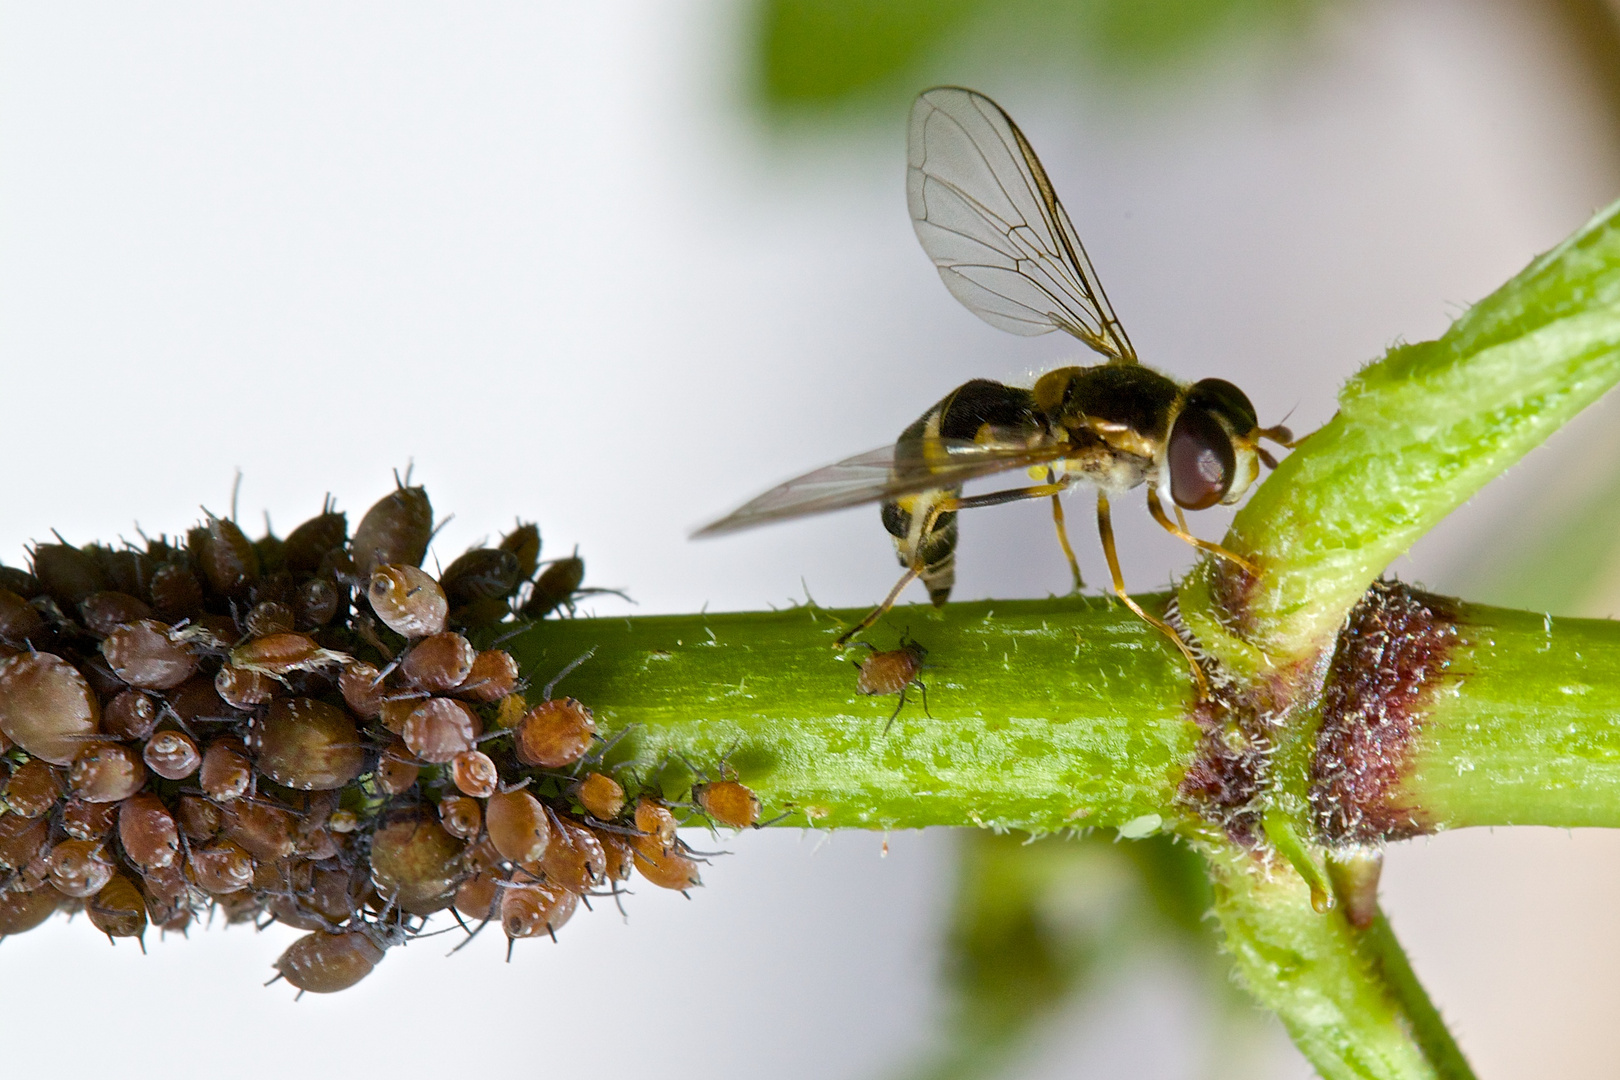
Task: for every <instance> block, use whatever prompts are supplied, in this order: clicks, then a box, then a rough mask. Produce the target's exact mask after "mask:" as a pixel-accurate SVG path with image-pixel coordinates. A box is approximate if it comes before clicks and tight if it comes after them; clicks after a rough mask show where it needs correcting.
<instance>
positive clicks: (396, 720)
mask: <svg viewBox="0 0 1620 1080" xmlns="http://www.w3.org/2000/svg"><path fill="white" fill-rule="evenodd" d="M422 700H423V698H422V695H421V694H420V693H410V694H400V695H398V696H394V697H389V698H385V699H384V700H383V703H382V705H381V706H380V707H379V708H378V709H377V719H378V720H380V721H382V726H383V727H385V728H387V729H388V730H389V731H392V732H393V733H394V734H395V735H398V734H400V733H401V732H403V731H404V730H405V721H407V720H409V719H410V718H411V713H413V712H415V711H416V707H417V706H418V705H420V704H422Z"/></svg>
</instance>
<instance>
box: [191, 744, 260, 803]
mask: <svg viewBox="0 0 1620 1080" xmlns="http://www.w3.org/2000/svg"><path fill="white" fill-rule="evenodd" d="M197 782H198V783H199V784H201V785H202V789H203V793H204V794H205V795H207V796H208V797H209V798H210V799H213V800H214V801H215V802H229V801H230V800H232V799H239V798H241V797H242V796H243V795H246V794H247V792H248V788H249V787H251V786H252V784H253V762H252V761H251V760H250V759H249V758H248V755H247V747H245V746H244V745H242V740H241V739H237V738H232V737H226V738H220V739H215V740H214V741H213V742H211V743H209V744H208V749H207V750H205V751H203V760H202V769H201V771H200V775H199V776H198V777H197Z"/></svg>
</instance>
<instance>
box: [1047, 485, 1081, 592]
mask: <svg viewBox="0 0 1620 1080" xmlns="http://www.w3.org/2000/svg"><path fill="white" fill-rule="evenodd" d="M1046 482H1047V483H1049V484H1051V483H1056V482H1057V478H1056V477H1055V476H1053V475H1052V470H1051V469H1047V470H1046ZM1052 524H1054V525H1056V526H1057V536H1058V544H1059V545H1061V546H1062V548H1063V557H1064V558H1066V559H1068V560H1069V572H1070V573H1071V574H1073V575H1074V592H1075V593H1078V592H1079V591H1080V590H1081V589H1083V588H1085V586H1086V583H1085V581H1084V580H1082V579H1081V577H1080V560H1079V559H1076V558H1075V557H1074V548H1072V547H1070V546H1069V526H1068V525H1067V524H1065V522H1064V520H1063V497H1062V496H1061V495H1053V496H1052Z"/></svg>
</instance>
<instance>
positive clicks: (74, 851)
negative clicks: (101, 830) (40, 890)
mask: <svg viewBox="0 0 1620 1080" xmlns="http://www.w3.org/2000/svg"><path fill="white" fill-rule="evenodd" d="M46 863H47V865H48V867H49V873H50V877H51V884H52V885H55V886H56V888H57V890H58V891H59V892H61V893H63V894H65V895H67V896H78V897H84V896H94V895H95V894H96V893H98V892H100V891H101V889H102V886H104V885H106V884H107V882H109V881H111V880H112V876H113V872H114V871H115V870H116V869H117V867H115V866H114V865H113V862H112V858H111V857H110V856H109V855H108V854H107V850H106V848H105V847H103V846H102V843H101V841H99V840H63V841H62V842H61V843H60V844H57V845H56V846H55V847H53V848H51V853H50V855H49V856H48V857H47V859H46Z"/></svg>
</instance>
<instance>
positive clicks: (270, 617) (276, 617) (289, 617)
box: [242, 600, 298, 638]
mask: <svg viewBox="0 0 1620 1080" xmlns="http://www.w3.org/2000/svg"><path fill="white" fill-rule="evenodd" d="M297 620H298V616H297V614H296V613H295V612H294V611H293V609H292V605H290V604H283V603H281V602H280V601H277V600H266V601H264V602H263V603H261V604H254V605H253V607H251V608H250V609H248V613H247V615H246V616H244V617H243V619H242V630H243V631H244V632H245V633H247V634H250V635H252V636H253V637H256V638H262V637H269V636H270V635H271V634H290V633H292V631H293V626H294V624H295V623H296V622H297Z"/></svg>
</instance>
